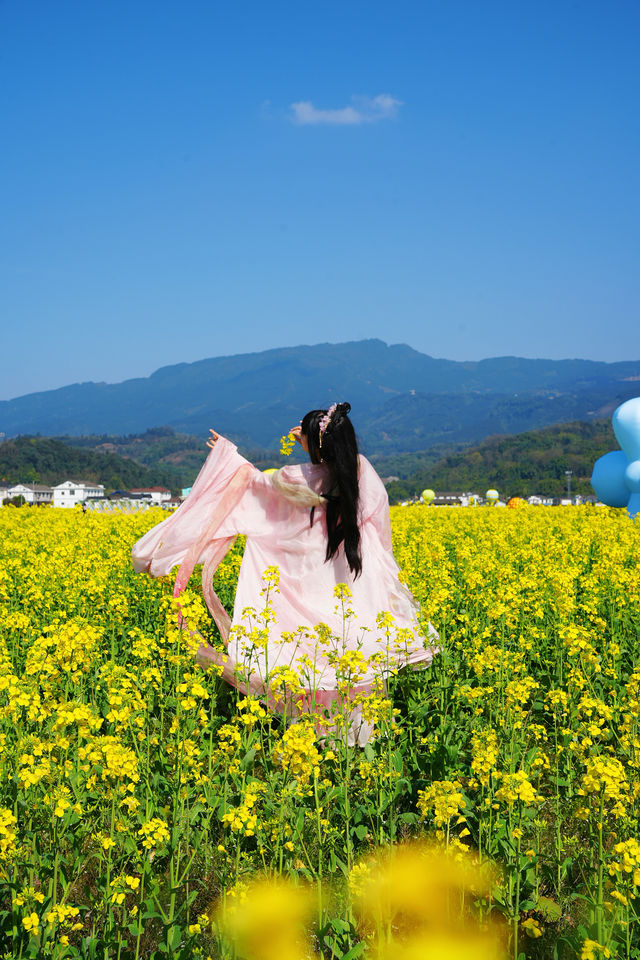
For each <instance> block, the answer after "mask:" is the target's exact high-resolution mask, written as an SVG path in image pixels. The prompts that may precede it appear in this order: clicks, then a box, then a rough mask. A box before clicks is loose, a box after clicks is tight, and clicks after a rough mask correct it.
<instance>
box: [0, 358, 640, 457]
mask: <svg viewBox="0 0 640 960" xmlns="http://www.w3.org/2000/svg"><path fill="white" fill-rule="evenodd" d="M638 394H640V360H634V361H623V362H619V363H604V362H601V361H593V360H543V359H540V360H530V359H523V358H519V357H498V358H493V359H487V360H480V361H463V362H459V361H453V360H442V359H436V358H434V357H431V356H428V355H427V354H423V353H420V352H418V351H416V350H413V349H412V348H411V347H409V346H407V345H405V344H396V345H393V346H389V345H387V344H386V343H384V342H383V341H381V340H362V341H353V342H349V343H342V344H329V343H324V344H318V345H316V346H299V347H286V348H280V349H274V350H266V351H263V352H260V353H248V354H239V355H236V356H230V357H214V358H210V359H207V360H200V361H197V362H195V363H179V364H174V365H172V366H167V367H162V368H161V369H159V370H157V371H156V372H155V373H153V374H151V376H149V377H144V378H137V379H133V380H125V381H124V382H122V383H113V384H107V383H93V382H88V383H76V384H72V385H70V386H66V387H61V388H59V389H57V390H48V391H43V392H41V393H31V394H27V395H25V396H22V397H17V398H16V399H13V400H5V401H1V402H0V432H4V433H5V435H6V436H7V437H14V436H17V435H19V434H39V435H43V436H60V435H68V436H82V435H88V434H92V435H96V434H101V435H109V434H111V435H116V436H121V435H123V434H127V433H142V432H144V431H145V430H147V429H149V428H151V427H157V426H161V425H163V426H169V427H171V428H172V429H173V430H175V431H178V432H181V433H185V434H190V435H192V436H193V435H196V436H199V437H203V436H206V434H207V431H208V429H209V427H215V429H216V430H218V431H219V432H220V433H223V434H225V435H227V436H229V437H231V438H233V439H234V440H235V442H236V443H238V444H239V445H240V446H241V448H243V449H248V448H261V449H263V450H268V449H271V450H274V449H276V448H277V445H278V439H279V437H280V436H281V435H282V434H283V433H285V432H286V430H287V429H288V428H289V427H291V426H292V425H293V424H295V423H297V422H298V420H299V419H300V417H301V416H302V415H303V414H304V413H305V412H306V411H307V410H309V409H313V408H315V407H326V406H327V405H328V404H330V403H331V402H332V401H333V400H349V402H350V403H351V404H352V408H353V410H352V418H353V420H354V424H355V425H356V429H357V431H358V434H359V437H360V439H361V442H362V446H363V449H364V451H365V452H366V453H368V454H370V455H372V454H377V455H383V454H396V453H400V452H411V451H417V450H424V449H427V448H429V447H431V446H433V445H434V444H460V443H461V444H465V443H476V442H478V441H480V440H482V439H483V438H484V437H487V436H490V435H492V434H498V433H500V434H506V433H508V434H514V433H520V432H522V431H526V430H532V429H536V428H540V427H545V426H548V425H551V424H554V423H562V422H566V421H571V420H580V421H587V422H589V421H592V420H594V419H597V418H602V417H606V416H609V415H610V413H611V412H612V411H613V410H614V409H615V407H616V406H617V405H618V404H619V403H621V402H622V401H623V400H626V399H628V398H629V397H632V396H635V395H638Z"/></svg>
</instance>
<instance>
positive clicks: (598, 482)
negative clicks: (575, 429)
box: [591, 450, 629, 507]
mask: <svg viewBox="0 0 640 960" xmlns="http://www.w3.org/2000/svg"><path fill="white" fill-rule="evenodd" d="M628 465H629V461H628V460H627V455H626V453H623V452H622V450H615V451H614V452H613V453H605V455H604V457H600V459H599V460H596V462H595V464H594V466H593V473H592V474H591V486H592V487H593V489H594V490H595V494H596V496H597V498H598V500H602V502H603V503H606V504H607V506H608V507H626V505H627V503H628V502H629V491H628V489H627V485H626V483H625V482H624V474H625V470H626V469H627V467H628Z"/></svg>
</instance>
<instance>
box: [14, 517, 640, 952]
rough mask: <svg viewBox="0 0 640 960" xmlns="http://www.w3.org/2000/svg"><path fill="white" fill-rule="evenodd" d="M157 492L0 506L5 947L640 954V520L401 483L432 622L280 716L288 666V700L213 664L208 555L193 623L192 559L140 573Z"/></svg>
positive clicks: (291, 688) (228, 583)
mask: <svg viewBox="0 0 640 960" xmlns="http://www.w3.org/2000/svg"><path fill="white" fill-rule="evenodd" d="M162 516H163V515H162V514H161V512H160V511H157V513H155V514H154V512H153V511H150V512H149V513H146V514H143V515H136V516H133V515H126V514H123V515H116V516H114V515H100V514H96V513H88V514H86V515H83V514H82V513H81V512H80V511H57V510H53V509H42V510H35V509H31V510H26V509H23V510H14V509H11V508H7V509H4V510H2V511H0V612H1V616H0V661H1V664H0V956H2V957H5V958H8V957H12V958H13V957H20V958H29V957H31V958H33V957H55V958H59V960H63V958H65V960H66V958H72V957H90V958H114V960H115V958H119V960H126V958H136V960H137V958H142V957H149V958H150V957H153V958H160V957H176V958H185V960H186V958H191V957H203V958H206V957H212V958H218V957H220V958H227V957H228V958H231V957H235V956H237V957H246V958H248V960H262V958H264V960H271V958H273V960H275V958H278V960H293V958H295V960H301V958H305V957H318V958H320V957H326V958H329V957H331V958H336V960H337V958H342V960H354V958H356V957H371V958H374V957H375V958H389V960H391V958H398V960H399V958H408V960H413V958H416V960H417V958H420V960H425V958H426V960H430V958H432V957H433V958H434V960H436V958H438V960H440V958H456V960H457V958H460V960H462V958H463V957H464V958H467V957H477V958H487V960H488V958H498V957H514V958H518V957H520V956H527V957H539V958H543V957H549V958H551V957H558V958H563V957H567V958H569V957H581V958H582V960H590V958H598V957H625V958H632V957H639V956H640V922H639V921H640V899H639V895H640V826H639V824H638V815H639V813H640V730H639V722H640V577H639V573H640V528H639V527H638V525H637V524H636V525H634V524H633V523H632V522H631V521H630V520H629V519H628V517H626V515H625V514H624V513H623V512H622V511H613V510H608V509H595V508H590V507H569V508H564V509H559V508H527V509H521V510H513V511H507V510H497V509H491V508H477V509H468V510H462V509H447V510H434V509H432V508H427V507H416V508H411V509H404V510H402V509H399V508H398V509H394V510H393V511H392V529H393V537H394V551H395V555H396V558H397V560H398V562H399V564H400V567H401V570H402V576H403V577H404V579H405V580H406V582H407V584H408V586H409V587H410V589H411V590H412V591H413V593H414V595H415V596H416V597H417V599H418V600H419V601H420V602H421V604H422V612H423V616H424V621H425V623H426V622H427V621H429V620H431V621H432V622H433V624H434V625H435V626H436V628H437V629H438V630H439V632H440V636H441V644H442V651H441V653H440V654H439V655H438V656H437V657H436V658H435V660H434V662H433V665H432V666H431V667H430V668H429V669H428V670H422V671H415V672H414V671H401V672H400V673H398V674H396V675H394V676H392V677H390V678H389V679H388V681H387V683H386V684H383V683H380V684H379V685H378V687H377V688H376V689H374V691H373V692H372V693H371V695H369V696H367V697H361V698H360V699H359V702H357V703H356V704H354V702H353V701H352V700H350V699H349V696H348V690H349V687H350V685H352V684H354V683H357V680H358V677H359V676H362V675H363V674H364V671H365V669H366V663H363V662H360V661H361V660H363V659H364V658H362V657H361V656H360V657H359V656H358V653H357V651H356V652H354V653H351V654H348V655H347V654H345V653H344V652H343V653H342V654H341V653H340V651H339V650H337V652H334V654H333V655H334V657H335V662H336V664H337V665H338V672H339V674H340V675H341V677H342V682H343V684H344V691H345V696H344V703H343V704H342V715H340V714H338V716H336V717H333V718H329V717H326V716H323V717H315V718H314V717H312V716H309V717H304V716H303V717H302V719H300V720H299V721H298V722H297V723H287V722H286V721H285V718H283V715H282V705H283V704H285V705H286V704H288V703H291V702H294V701H295V699H296V693H297V690H298V689H299V687H300V677H299V676H298V675H297V674H296V671H295V670H294V669H284V668H279V670H278V671H277V675H275V676H274V677H273V678H272V685H271V688H270V698H269V699H268V702H261V701H260V700H259V699H257V698H255V697H251V696H245V695H243V694H242V693H240V692H237V691H236V690H234V689H232V688H231V687H229V686H228V685H227V684H226V683H225V682H224V681H223V680H222V679H221V677H220V676H218V675H217V673H216V672H215V671H212V670H209V671H207V672H203V671H202V670H200V669H199V668H198V667H197V666H196V664H195V660H194V649H195V646H197V635H196V634H197V631H199V632H200V633H201V634H202V635H203V636H205V637H206V638H207V639H208V640H209V642H210V643H212V644H214V645H216V644H218V645H219V642H220V641H219V638H218V637H217V634H216V630H215V626H214V625H213V623H212V621H211V620H210V618H209V616H208V613H207V612H206V608H205V606H204V604H203V601H202V598H201V595H200V593H199V590H198V587H197V585H196V583H195V581H196V578H195V577H194V580H193V581H192V584H193V586H192V588H191V590H190V591H188V592H187V593H186V594H184V595H183V598H182V601H181V614H182V616H183V617H184V618H185V620H186V624H187V626H188V629H186V630H180V629H179V628H178V617H177V613H178V611H177V609H176V605H175V602H174V601H173V600H172V599H171V587H172V582H171V581H170V580H169V579H166V580H158V581H155V580H151V579H149V578H147V577H146V576H138V575H136V574H134V573H133V571H132V569H131V566H130V561H129V558H130V550H131V545H132V543H133V542H134V541H135V540H136V539H138V538H139V537H140V536H141V535H142V534H143V533H144V532H145V531H146V530H147V529H149V527H150V526H152V525H153V524H154V523H156V522H157V521H158V520H160V519H162ZM241 553H242V543H241V542H238V543H237V544H236V546H235V547H234V549H233V551H232V552H231V553H230V554H229V555H228V556H227V558H226V560H225V561H224V563H223V565H222V566H221V568H220V569H219V570H218V572H217V574H216V580H215V588H216V591H217V592H218V594H219V596H220V597H221V599H222V601H223V603H224V604H225V605H226V606H227V609H228V610H231V609H232V605H233V596H234V588H235V583H236V579H237V574H238V569H239V564H240V560H241ZM275 589H277V571H267V573H266V577H265V594H264V596H265V610H264V611H262V612H261V611H256V612H254V617H253V623H252V626H251V629H247V631H246V637H247V643H251V642H255V643H258V644H259V643H261V642H263V641H264V635H265V633H264V632H265V631H266V630H268V629H269V628H270V615H269V603H268V598H269V592H270V591H271V590H275ZM336 602H337V603H338V604H340V605H341V606H342V609H343V611H344V615H345V617H346V618H348V617H349V615H350V608H349V592H348V589H341V590H339V591H338V596H337V597H336ZM380 614H381V616H380V618H379V624H380V628H381V630H383V631H384V632H385V633H386V635H387V638H388V644H389V646H390V647H393V645H395V644H402V643H403V642H404V641H403V638H402V637H401V636H398V635H397V632H396V631H395V630H394V624H393V618H392V617H391V616H390V615H389V614H388V613H386V612H385V611H380ZM404 639H405V640H406V638H404ZM318 642H319V644H321V645H323V649H324V650H325V651H330V650H331V649H332V647H331V643H332V638H330V637H327V635H326V631H323V630H322V628H321V627H320V628H318ZM278 703H279V704H280V707H281V709H275V707H276V706H277V705H278ZM354 706H357V708H358V709H359V710H360V711H361V712H362V716H363V717H364V718H365V719H366V720H367V721H368V722H371V723H373V724H374V736H373V737H372V739H371V741H370V742H369V743H368V744H367V746H366V747H364V748H359V747H351V746H349V745H348V742H347V731H348V726H349V715H350V712H351V711H352V710H353V709H354Z"/></svg>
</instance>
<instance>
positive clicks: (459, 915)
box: [351, 843, 506, 960]
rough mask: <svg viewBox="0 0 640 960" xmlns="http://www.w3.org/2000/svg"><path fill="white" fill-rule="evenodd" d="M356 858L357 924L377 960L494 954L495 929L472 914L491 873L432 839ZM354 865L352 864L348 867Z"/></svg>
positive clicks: (497, 945)
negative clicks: (359, 858)
mask: <svg viewBox="0 0 640 960" xmlns="http://www.w3.org/2000/svg"><path fill="white" fill-rule="evenodd" d="M364 863H365V864H366V869H363V868H362V865H359V869H358V882H357V884H351V889H352V892H353V894H354V906H355V912H356V916H357V918H358V930H359V933H360V935H361V936H362V937H363V938H366V939H367V940H368V941H369V942H370V943H371V945H372V947H373V956H375V957H376V958H377V960H469V958H471V957H472V958H473V960H502V958H504V957H505V956H506V951H505V937H504V935H503V930H502V928H501V927H500V926H498V924H497V923H496V922H495V921H494V920H493V919H492V918H487V917H485V918H482V919H481V918H480V917H479V915H478V912H477V910H476V909H475V904H474V901H475V900H481V899H485V900H486V899H488V898H489V895H490V893H491V889H492V888H493V885H494V883H495V873H494V870H493V868H491V867H490V866H489V865H488V864H482V865H481V864H479V863H478V862H477V861H476V860H475V859H474V858H473V857H472V855H471V854H467V853H465V854H460V853H459V852H458V853H453V852H448V851H446V850H445V849H443V848H442V847H440V846H438V845H433V844H425V843H414V844H407V845H406V846H404V847H395V848H393V849H391V850H390V851H385V852H384V853H380V854H378V855H377V856H376V857H374V858H370V859H368V860H366V861H364ZM354 869H355V868H354Z"/></svg>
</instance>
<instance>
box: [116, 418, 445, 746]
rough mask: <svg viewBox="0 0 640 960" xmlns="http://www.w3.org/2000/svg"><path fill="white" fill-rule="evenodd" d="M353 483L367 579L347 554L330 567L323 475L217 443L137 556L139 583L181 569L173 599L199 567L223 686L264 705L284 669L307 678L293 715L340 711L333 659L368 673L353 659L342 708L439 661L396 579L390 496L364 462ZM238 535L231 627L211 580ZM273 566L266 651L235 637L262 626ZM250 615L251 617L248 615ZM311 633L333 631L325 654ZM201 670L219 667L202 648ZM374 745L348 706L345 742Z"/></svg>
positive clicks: (433, 639) (341, 692)
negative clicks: (275, 580) (219, 642)
mask: <svg viewBox="0 0 640 960" xmlns="http://www.w3.org/2000/svg"><path fill="white" fill-rule="evenodd" d="M358 482H359V493H360V496H359V511H360V521H359V527H360V536H361V541H360V547H361V555H362V573H361V575H360V576H359V577H358V578H356V579H354V577H353V574H352V573H351V571H350V569H349V565H348V563H347V561H346V558H345V555H344V551H343V549H342V548H340V549H339V550H338V553H337V555H336V556H335V557H334V558H333V559H332V560H330V561H328V562H325V553H326V548H327V528H326V518H325V501H324V500H323V498H322V497H321V496H320V494H321V493H322V492H323V491H326V490H327V488H328V486H329V481H328V474H327V468H326V467H325V465H324V464H318V465H316V464H312V463H306V464H303V465H291V466H286V467H283V468H282V469H281V470H279V471H277V473H275V474H264V473H262V472H261V471H260V470H258V469H256V468H255V467H253V466H252V465H251V464H250V463H249V462H248V461H247V460H245V459H244V457H242V456H240V454H239V453H238V452H237V449H236V447H235V446H234V444H232V443H231V442H230V441H229V440H226V439H225V438H224V437H220V438H219V439H218V441H217V443H216V445H215V447H214V448H213V450H211V452H210V453H209V456H208V457H207V459H206V461H205V463H204V466H203V467H202V469H201V471H200V473H199V475H198V478H197V480H196V482H195V483H194V485H193V488H192V490H191V492H190V494H189V496H188V497H187V499H186V500H185V502H184V503H183V504H182V505H181V506H180V507H179V508H178V510H176V512H175V513H174V514H172V515H171V516H170V517H168V518H167V519H166V520H164V521H163V522H162V523H159V524H158V525H157V526H155V527H153V528H152V529H151V530H150V531H149V532H148V533H147V534H146V535H145V536H144V537H142V538H141V539H140V540H139V541H138V542H137V543H136V544H135V545H134V547H133V566H134V568H135V570H137V571H138V572H142V571H146V572H148V573H150V574H151V575H152V576H165V575H167V574H168V573H170V571H171V570H172V569H173V568H174V567H175V566H177V565H180V569H179V571H178V575H177V578H176V584H175V589H174V596H179V595H180V593H181V592H182V590H184V588H185V587H186V585H187V582H188V580H189V577H190V575H191V573H192V571H193V568H194V566H195V565H196V563H200V564H203V571H202V586H203V594H204V597H205V600H206V602H207V605H208V607H209V610H210V611H211V614H212V616H213V618H214V620H215V622H216V624H217V626H218V629H219V630H220V634H221V636H222V639H223V641H224V642H225V644H226V646H227V655H228V659H226V660H225V661H224V674H223V675H224V676H225V678H226V679H227V680H228V681H229V682H230V683H233V684H234V685H235V686H238V687H239V688H240V689H242V690H243V691H245V692H249V693H251V694H254V695H257V696H264V695H265V691H268V678H269V677H270V676H271V675H272V673H273V671H274V670H275V671H276V673H277V671H278V668H286V667H291V668H293V669H294V670H296V672H297V673H298V674H299V675H300V676H301V677H303V678H304V679H303V680H302V681H301V682H302V685H303V687H304V693H305V696H306V701H305V705H304V706H301V704H302V701H301V700H300V699H299V698H298V701H297V702H298V707H299V712H305V710H309V709H314V710H317V709H318V708H326V709H329V710H330V709H331V707H332V705H335V703H336V701H341V702H342V703H344V696H345V683H344V673H343V672H342V670H343V669H344V662H345V661H344V660H342V666H340V667H338V676H336V659H337V657H338V656H340V655H342V654H343V653H345V652H346V651H359V652H360V654H362V657H364V658H366V659H367V661H368V663H367V664H366V667H364V668H363V666H362V664H363V661H362V659H361V658H358V661H359V664H360V666H359V668H358V670H357V672H356V674H354V680H353V682H352V683H351V684H350V685H349V684H348V685H347V686H348V691H347V695H348V697H350V698H352V699H353V698H355V699H356V701H357V698H358V694H365V695H366V694H368V693H369V692H370V691H371V690H372V687H373V684H374V682H375V681H376V679H377V678H379V677H381V676H382V677H384V675H385V673H386V674H388V673H389V671H390V670H397V669H399V668H401V667H403V666H407V665H411V666H413V667H414V668H419V667H421V666H428V664H430V663H431V660H432V658H433V656H434V654H435V653H437V651H438V646H437V643H438V634H437V633H436V631H435V630H434V628H433V627H432V626H431V624H429V625H428V629H427V631H426V633H427V635H426V637H425V636H423V633H422V631H421V628H420V626H419V624H418V620H417V612H418V605H417V603H416V601H415V600H414V598H413V596H412V595H411V593H410V591H409V590H408V589H407V588H406V587H405V586H404V585H403V584H402V583H401V582H400V580H399V579H398V566H397V564H396V562H395V560H394V558H393V553H392V545H391V527H390V523H389V505H388V498H387V493H386V490H385V488H384V485H383V483H382V481H381V480H380V478H379V477H378V475H377V473H376V472H375V470H374V469H373V467H372V466H371V464H370V463H369V462H368V460H366V458H365V457H363V456H360V457H359V473H358ZM312 509H313V523H311V510H312ZM238 534H244V535H246V538H247V539H246V546H245V551H244V556H243V559H242V564H241V567H240V574H239V577H238V585H237V590H236V596H235V603H234V610H233V618H232V619H230V618H229V616H228V614H227V613H226V611H225V609H224V607H223V606H222V604H221V602H220V600H219V599H218V597H217V596H216V594H215V593H214V591H213V587H212V580H213V574H214V573H215V570H216V568H217V566H218V565H219V564H220V562H221V560H222V559H223V558H224V556H225V554H226V553H227V551H228V550H229V548H230V547H231V545H232V544H233V541H234V539H235V537H236V536H238ZM273 567H277V568H278V571H279V584H278V590H277V591H275V590H273V589H271V590H270V591H269V602H270V605H271V607H272V611H273V612H272V616H273V617H274V620H273V622H271V623H269V625H268V641H267V642H266V643H264V642H262V643H261V644H259V645H258V646H255V647H253V649H251V645H250V644H248V642H247V635H246V633H245V634H244V635H243V631H242V629H237V628H238V627H240V628H242V627H244V628H245V630H246V631H247V632H248V631H249V630H250V628H251V626H252V625H255V624H256V622H258V621H260V620H261V618H260V616H259V615H260V613H261V611H263V610H264V607H265V597H264V593H263V590H264V588H265V581H264V579H263V574H264V573H265V571H266V570H268V569H269V568H273ZM338 584H347V586H348V587H349V589H350V591H351V598H349V599H348V600H347V601H345V602H340V601H339V600H337V599H336V596H335V588H336V586H337V585H338ZM250 608H252V609H253V610H254V611H255V613H254V614H249V613H247V611H248V609H250ZM345 610H346V611H347V612H348V615H347V616H346V617H345V616H344V613H345ZM381 612H387V613H390V614H391V616H392V617H393V626H392V628H391V640H390V634H389V626H388V624H389V618H387V626H386V627H385V628H381V627H379V626H378V625H377V623H376V619H377V615H378V614H379V613H381ZM243 614H244V616H243ZM318 624H326V625H327V627H328V628H329V631H330V633H331V636H332V638H333V639H332V640H331V642H330V643H329V645H327V643H326V642H325V643H324V644H321V645H319V644H318V633H317V632H316V631H315V629H314V628H315V627H316V626H317V625H318ZM261 625H262V626H264V624H263V623H261ZM234 628H236V629H234ZM326 633H327V631H325V635H326ZM329 650H333V652H334V653H333V656H331V655H329ZM374 654H378V657H373V655H374ZM197 659H198V662H199V663H200V664H201V665H203V666H206V665H207V663H219V664H221V663H222V661H223V659H224V658H222V657H221V655H220V653H219V652H218V651H215V650H213V648H211V647H210V646H209V645H208V644H205V643H202V645H201V647H200V649H199V651H198V654H197ZM347 661H348V658H347ZM300 664H304V665H305V666H304V668H302V667H301V666H300ZM310 664H312V665H313V666H312V667H310ZM370 734H371V726H370V724H368V723H366V722H365V721H364V720H363V719H362V716H361V711H360V710H359V709H358V707H357V706H355V707H354V710H353V716H352V718H351V726H350V730H349V740H350V742H351V743H360V744H363V743H366V741H367V740H368V739H369V736H370Z"/></svg>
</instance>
